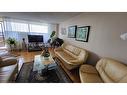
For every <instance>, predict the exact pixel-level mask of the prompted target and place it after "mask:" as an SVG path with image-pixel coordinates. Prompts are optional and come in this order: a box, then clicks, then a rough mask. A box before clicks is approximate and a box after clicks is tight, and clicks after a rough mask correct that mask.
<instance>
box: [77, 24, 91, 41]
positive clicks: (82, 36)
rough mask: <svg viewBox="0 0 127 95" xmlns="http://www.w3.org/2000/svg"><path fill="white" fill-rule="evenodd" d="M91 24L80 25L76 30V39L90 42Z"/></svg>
mask: <svg viewBox="0 0 127 95" xmlns="http://www.w3.org/2000/svg"><path fill="white" fill-rule="evenodd" d="M89 31H90V26H82V27H78V28H77V31H76V40H77V41H83V42H88V37H89Z"/></svg>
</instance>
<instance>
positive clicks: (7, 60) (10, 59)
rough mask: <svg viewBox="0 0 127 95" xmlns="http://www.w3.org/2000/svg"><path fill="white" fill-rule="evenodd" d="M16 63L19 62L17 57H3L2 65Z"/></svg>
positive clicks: (0, 65)
mask: <svg viewBox="0 0 127 95" xmlns="http://www.w3.org/2000/svg"><path fill="white" fill-rule="evenodd" d="M16 63H17V59H16V58H15V57H8V58H4V59H2V61H1V64H0V67H2V66H9V65H14V64H16Z"/></svg>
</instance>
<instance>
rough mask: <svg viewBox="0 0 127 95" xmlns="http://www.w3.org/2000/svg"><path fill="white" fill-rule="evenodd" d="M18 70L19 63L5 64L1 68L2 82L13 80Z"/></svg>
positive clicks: (0, 81)
mask: <svg viewBox="0 0 127 95" xmlns="http://www.w3.org/2000/svg"><path fill="white" fill-rule="evenodd" d="M17 72H18V65H17V64H15V65H10V66H4V67H1V68H0V83H6V82H12V80H13V78H14V76H15V74H16V73H17Z"/></svg>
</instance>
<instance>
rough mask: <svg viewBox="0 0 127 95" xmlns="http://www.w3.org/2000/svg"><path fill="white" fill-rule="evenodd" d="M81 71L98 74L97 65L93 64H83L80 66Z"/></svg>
mask: <svg viewBox="0 0 127 95" xmlns="http://www.w3.org/2000/svg"><path fill="white" fill-rule="evenodd" d="M80 71H81V72H84V73H92V74H98V72H97V70H96V68H95V67H93V66H92V65H86V64H85V65H82V66H81V67H80Z"/></svg>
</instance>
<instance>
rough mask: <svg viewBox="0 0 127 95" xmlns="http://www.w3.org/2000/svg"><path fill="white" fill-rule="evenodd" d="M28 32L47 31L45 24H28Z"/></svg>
mask: <svg viewBox="0 0 127 95" xmlns="http://www.w3.org/2000/svg"><path fill="white" fill-rule="evenodd" d="M30 32H37V33H48V26H47V25H37V24H30Z"/></svg>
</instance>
